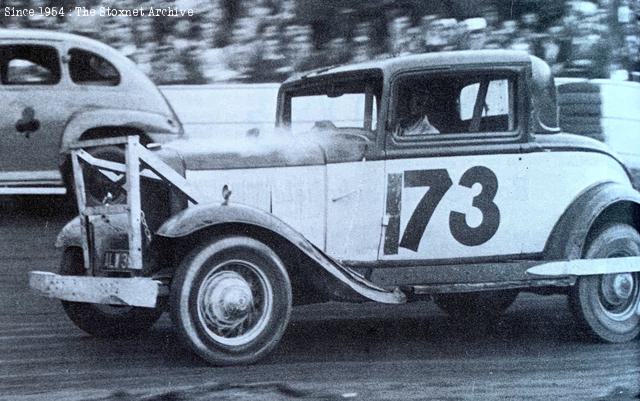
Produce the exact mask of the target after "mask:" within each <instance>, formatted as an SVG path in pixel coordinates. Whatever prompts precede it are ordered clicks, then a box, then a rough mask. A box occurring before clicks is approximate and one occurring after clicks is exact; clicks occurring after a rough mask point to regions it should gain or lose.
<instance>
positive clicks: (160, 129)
mask: <svg viewBox="0 0 640 401" xmlns="http://www.w3.org/2000/svg"><path fill="white" fill-rule="evenodd" d="M106 126H109V127H113V126H116V127H129V128H133V129H136V130H139V131H142V132H145V133H148V134H149V135H151V136H152V139H154V137H156V136H158V135H155V134H162V135H166V134H169V135H176V136H177V135H181V134H182V128H181V126H180V123H179V122H178V121H176V120H175V119H173V118H172V117H170V116H167V115H164V114H160V113H150V112H146V111H137V110H120V109H93V110H85V111H81V112H77V113H75V114H74V115H73V116H72V117H71V119H70V120H69V121H68V122H67V125H66V126H65V130H64V134H63V135H62V142H61V144H60V153H61V160H64V154H66V153H67V152H68V151H69V146H70V145H71V144H72V143H74V142H76V141H78V140H79V138H80V137H81V136H82V134H83V133H85V132H87V131H89V130H91V129H93V128H100V127H106ZM154 140H155V139H154Z"/></svg>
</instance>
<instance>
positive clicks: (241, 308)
mask: <svg viewBox="0 0 640 401" xmlns="http://www.w3.org/2000/svg"><path fill="white" fill-rule="evenodd" d="M272 298H273V289H272V288H271V285H270V284H269V282H268V280H267V279H266V277H265V275H264V274H263V273H262V271H261V270H260V269H259V268H258V266H256V265H254V264H251V263H249V262H246V261H240V260H230V261H226V262H223V263H221V264H220V265H218V266H216V267H214V268H213V269H212V270H211V272H210V273H209V274H208V275H207V276H206V277H205V278H204V280H203V281H202V284H201V285H200V288H199V290H198V295H197V308H198V318H199V319H200V323H201V324H202V328H203V329H204V331H205V332H206V333H207V335H209V336H210V337H211V338H212V339H213V340H215V341H217V342H219V343H220V344H223V345H224V346H239V345H243V344H246V343H248V342H250V341H252V340H254V339H255V338H256V337H257V336H258V335H259V334H260V332H261V331H262V330H263V329H264V327H265V326H266V324H267V322H268V317H269V316H270V313H271V310H272V308H273V305H272Z"/></svg>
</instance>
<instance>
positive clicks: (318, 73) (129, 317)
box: [30, 51, 640, 365]
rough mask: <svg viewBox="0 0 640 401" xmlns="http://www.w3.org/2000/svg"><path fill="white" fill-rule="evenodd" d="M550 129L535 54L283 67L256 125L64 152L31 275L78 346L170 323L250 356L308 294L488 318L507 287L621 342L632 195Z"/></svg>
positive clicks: (229, 352)
mask: <svg viewBox="0 0 640 401" xmlns="http://www.w3.org/2000/svg"><path fill="white" fill-rule="evenodd" d="M557 121H558V116H557V107H556V101H555V87H554V80H553V77H552V75H551V74H550V70H549V67H548V66H547V65H546V64H545V63H544V62H542V61H541V60H539V59H537V58H535V57H531V56H529V55H526V54H524V53H518V52H507V51H480V52H452V53H438V54H425V55H416V56H409V57H404V58H395V59H388V60H382V61H375V62H370V63H364V64H356V65H349V66H339V67H332V68H326V69H321V70H315V71H312V72H309V73H306V74H303V75H300V76H296V77H293V78H291V79H289V80H288V81H286V82H285V83H284V84H283V85H282V87H281V89H280V92H279V95H278V107H277V124H276V125H277V127H276V129H275V131H274V132H273V133H269V134H267V133H259V132H256V130H252V131H249V132H248V133H247V135H246V136H242V137H239V136H235V137H233V138H231V139H228V138H226V137H225V136H224V135H222V134H215V135H214V134H212V136H211V137H210V139H209V140H208V142H206V143H204V142H195V141H193V140H188V139H183V140H177V141H174V142H172V143H168V144H163V145H154V144H150V145H147V146H146V147H144V146H142V145H141V144H140V143H139V142H138V140H137V139H136V138H135V137H125V138H111V139H96V140H88V141H81V142H78V143H76V144H75V145H73V151H72V154H71V158H72V164H73V170H74V181H75V190H76V195H77V200H78V207H79V211H80V215H79V217H77V218H76V219H74V220H73V221H71V222H69V223H68V224H67V225H66V226H65V227H64V229H63V230H62V232H61V233H60V235H59V237H58V240H57V245H58V246H60V247H62V248H64V256H63V259H62V266H61V268H60V273H59V274H52V273H45V272H32V273H31V276H30V285H31V287H32V288H34V289H36V290H38V291H39V292H41V293H42V294H44V295H47V296H50V297H54V298H59V299H61V300H62V303H63V305H64V309H65V311H66V313H67V314H68V316H69V317H70V318H71V320H72V321H73V322H74V323H75V324H76V325H77V326H78V327H80V328H81V329H83V330H84V331H86V332H88V333H90V334H93V335H97V336H120V335H131V334H134V333H137V332H140V331H143V330H145V329H148V328H149V327H151V325H152V324H153V323H154V322H155V321H156V320H157V319H158V317H159V316H160V314H161V313H162V312H164V311H169V312H170V313H171V316H172V319H173V322H174V324H175V326H176V330H177V332H178V333H179V337H180V338H181V339H182V340H184V342H185V343H186V344H187V345H188V346H189V347H190V348H191V349H192V350H193V351H195V352H196V353H197V354H198V355H199V356H201V357H202V358H204V359H205V360H207V361H208V362H210V363H212V364H217V365H228V364H244V363H251V362H254V361H256V360H258V359H260V358H262V357H263V356H265V355H266V354H268V353H269V352H270V351H271V350H272V349H273V348H274V347H275V346H276V345H277V343H278V341H279V340H280V338H281V336H282V334H283V333H284V331H285V329H286V327H287V323H288V321H289V316H290V313H291V308H292V305H300V304H307V303H314V302H326V301H352V302H363V301H375V302H383V303H390V304H401V303H404V302H407V301H413V300H424V299H433V300H434V301H435V302H436V303H437V304H438V305H439V306H440V307H441V308H442V309H443V310H444V311H446V312H447V313H449V314H450V315H451V316H452V317H456V318H460V319H471V318H473V319H477V318H480V319H487V318H495V317H496V316H498V315H499V314H500V313H501V312H503V311H504V310H505V309H506V308H507V307H508V306H509V305H510V304H511V303H512V302H513V301H514V299H515V297H516V296H517V294H518V292H519V291H521V290H527V291H533V292H538V293H541V294H551V293H564V294H566V295H567V296H568V298H569V301H570V305H571V308H572V310H573V312H574V314H575V317H576V321H577V325H576V326H577V328H579V329H580V330H581V332H583V333H585V334H586V335H589V336H591V337H594V338H596V339H599V340H602V341H605V342H612V343H616V342H623V341H630V340H633V339H635V338H636V337H637V336H638V334H639V333H640V315H639V313H640V311H639V305H640V275H639V273H638V272H639V271H640V234H639V233H638V230H640V193H639V192H638V191H637V190H636V189H634V188H633V186H632V184H631V181H630V177H629V174H628V172H627V170H626V169H625V166H624V165H622V164H621V163H620V161H619V160H618V159H617V157H616V155H615V154H613V153H612V152H611V151H610V150H609V148H607V146H606V145H604V144H602V143H600V142H597V141H594V140H592V139H589V138H586V137H581V136H577V135H569V134H564V133H561V132H560V129H559V128H557V127H558V124H557ZM105 147H111V148H119V149H120V150H121V151H123V152H124V153H125V154H126V158H125V159H126V163H120V162H114V161H107V160H102V159H99V158H98V156H96V155H97V154H98V153H99V152H98V153H96V152H95V150H96V148H105Z"/></svg>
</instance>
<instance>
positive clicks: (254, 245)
mask: <svg viewBox="0 0 640 401" xmlns="http://www.w3.org/2000/svg"><path fill="white" fill-rule="evenodd" d="M291 304H292V293H291V283H290V281H289V276H288V274H287V271H286V269H285V267H284V264H283V263H282V261H281V260H280V258H279V257H278V256H277V255H276V253H275V252H274V251H273V250H272V249H271V248H269V247H268V246H267V245H265V244H264V243H262V242H259V241H257V240H255V239H252V238H248V237H241V236H232V237H223V238H220V239H215V240H212V241H210V242H207V243H205V244H203V245H202V246H200V247H198V248H196V249H194V250H193V251H192V252H191V253H190V254H189V255H187V257H186V258H185V259H184V261H183V262H182V263H181V265H180V267H179V268H178V270H177V272H176V274H175V276H174V278H173V280H172V284H171V295H170V307H171V317H172V319H173V321H174V324H175V325H176V328H177V331H178V335H179V337H180V338H181V339H182V340H183V341H184V342H185V343H186V344H187V345H188V346H189V347H190V348H191V349H192V350H193V351H195V352H196V353H197V354H198V355H199V356H200V357H202V358H203V359H205V360H206V361H208V362H209V363H212V364H214V365H237V364H248V363H252V362H255V361H257V360H258V359H260V358H262V357H263V356H265V355H266V354H268V353H269V352H270V351H271V350H272V349H273V348H274V347H275V346H276V345H277V344H278V342H279V341H280V338H281V337H282V335H283V334H284V331H285V329H286V326H287V324H288V321H289V317H290V315H291Z"/></svg>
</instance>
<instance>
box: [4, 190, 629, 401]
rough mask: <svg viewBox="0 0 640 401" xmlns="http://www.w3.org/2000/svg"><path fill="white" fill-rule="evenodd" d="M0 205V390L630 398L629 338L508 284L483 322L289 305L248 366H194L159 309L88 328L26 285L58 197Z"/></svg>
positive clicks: (12, 396) (232, 396)
mask: <svg viewBox="0 0 640 401" xmlns="http://www.w3.org/2000/svg"><path fill="white" fill-rule="evenodd" d="M0 207H1V208H2V209H1V210H2V211H3V213H2V215H1V216H0V239H1V240H0V400H61V401H62V400H65V401H67V400H69V401H73V400H104V401H106V400H108V401H130V400H131V401H133V400H136V401H138V400H147V401H150V400H154V401H160V400H164V401H169V400H258V401H262V400H264V401H268V400H297V399H311V400H350V399H353V400H414V399H415V400H431V399H433V400H476V399H479V400H487V399H505V400H506V399H510V400H525V399H540V400H546V401H548V400H556V399H563V400H581V399H585V400H638V399H640V342H637V341H636V342H633V343H629V344H623V345H606V344H594V343H588V342H585V341H584V340H581V339H580V338H578V336H577V335H576V333H575V330H574V326H573V321H572V318H571V315H570V313H569V311H568V308H567V306H566V302H565V299H564V297H561V296H552V297H542V296H536V295H530V294H521V295H520V297H519V298H518V300H517V301H516V303H515V304H514V305H513V306H512V307H511V308H510V309H509V310H508V311H507V313H506V315H505V316H504V318H503V319H502V320H501V321H500V322H499V323H498V324H496V325H492V326H489V327H479V326H475V327H470V326H468V325H464V324H457V323H453V322H450V321H449V320H448V319H447V318H446V316H445V315H444V314H443V313H441V312H440V311H438V309H437V308H436V307H435V306H433V305H432V304H430V303H414V304H409V305H406V306H402V307H397V306H385V305H376V304H365V305H347V304H328V305H316V306H311V307H304V308H298V309H296V310H295V311H294V317H293V321H292V323H291V325H290V326H289V329H288V331H287V333H286V334H285V336H284V338H283V340H282V342H281V344H280V346H279V347H278V348H277V349H276V351H275V352H274V353H273V354H272V355H271V356H269V357H268V358H267V359H265V360H263V361H261V362H260V363H258V364H256V365H252V366H248V367H230V368H212V367H209V366H206V365H205V364H203V363H202V362H200V361H199V360H198V359H196V358H194V357H193V356H192V355H191V354H190V353H189V352H188V351H187V350H185V349H184V348H182V347H181V346H180V345H179V343H178V341H177V339H176V337H175V334H174V332H173V330H172V328H171V323H170V321H169V319H168V318H166V317H163V319H161V320H160V322H158V324H156V326H154V328H153V329H152V330H151V332H150V333H148V334H146V335H144V336H141V337H139V338H134V339H128V340H118V341H113V340H112V341H109V340H104V339H96V338H92V337H89V336H87V335H85V334H84V333H82V332H81V331H79V330H78V329H76V328H75V327H74V326H73V325H72V324H71V323H70V322H69V321H68V320H67V319H66V316H65V315H64V313H63V311H62V308H61V307H60V305H59V303H58V302H56V301H54V300H49V299H44V298H40V297H37V296H35V295H33V294H31V293H30V292H29V291H28V289H27V272H28V271H29V270H50V271H55V270H56V268H57V267H56V266H57V264H58V259H59V256H60V253H59V251H57V250H56V249H55V248H54V247H53V242H54V240H55V235H56V234H57V232H58V230H59V229H60V228H61V227H62V226H63V225H64V223H65V221H66V220H68V219H69V218H70V217H71V216H70V214H69V213H68V212H67V213H64V212H63V210H64V206H63V204H61V203H60V202H56V201H51V200H45V201H43V202H40V203H39V204H38V205H37V207H35V208H34V207H25V206H24V205H23V206H20V205H18V206H16V204H15V203H13V202H9V203H7V202H0ZM47 209H48V210H47Z"/></svg>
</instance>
